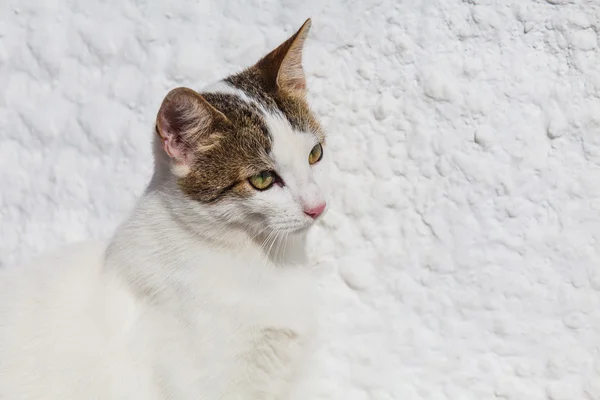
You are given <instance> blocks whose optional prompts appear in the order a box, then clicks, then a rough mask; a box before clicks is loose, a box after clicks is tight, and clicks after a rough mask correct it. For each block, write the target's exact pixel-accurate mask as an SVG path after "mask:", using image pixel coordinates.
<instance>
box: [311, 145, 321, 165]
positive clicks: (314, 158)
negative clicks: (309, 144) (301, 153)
mask: <svg viewBox="0 0 600 400" xmlns="http://www.w3.org/2000/svg"><path fill="white" fill-rule="evenodd" d="M321 158H323V146H321V143H317V144H316V145H315V147H313V148H312V150H311V151H310V154H309V155H308V163H309V164H310V165H313V164H315V163H318V162H319V161H321Z"/></svg>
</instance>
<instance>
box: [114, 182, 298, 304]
mask: <svg viewBox="0 0 600 400" xmlns="http://www.w3.org/2000/svg"><path fill="white" fill-rule="evenodd" d="M173 190H174V188H173V187H172V185H169V184H168V183H167V184H164V183H161V184H156V183H153V184H151V185H150V187H149V188H148V189H147V191H146V192H145V193H144V195H143V196H142V197H141V198H140V200H139V201H138V204H137V206H136V208H135V210H134V212H133V213H132V214H131V216H130V217H129V219H128V220H126V221H125V222H124V223H123V224H122V225H121V226H120V227H119V228H118V229H117V231H116V233H115V235H114V236H113V238H112V240H111V242H110V244H109V246H108V249H107V253H106V266H107V268H108V269H111V270H112V271H115V272H117V273H118V274H120V275H122V276H123V277H125V278H126V280H128V281H129V282H131V283H133V284H134V285H135V286H136V290H138V291H140V293H141V294H144V295H150V296H153V295H156V294H159V293H160V292H161V291H165V290H180V289H182V286H186V285H189V286H190V287H195V286H196V285H197V281H198V280H201V279H203V277H205V276H207V275H210V274H212V273H214V272H215V271H218V272H219V274H221V275H223V274H224V275H230V276H229V278H231V279H236V280H243V279H244V277H243V275H244V273H246V272H247V271H251V273H252V274H253V275H254V276H256V275H261V274H263V275H265V276H272V275H273V274H285V273H287V272H285V271H286V270H287V271H293V270H304V264H305V263H306V252H305V234H296V235H294V236H293V237H290V236H288V237H285V238H283V237H273V236H270V235H268V234H262V235H253V234H251V233H248V232H245V231H244V230H243V229H242V228H241V227H235V226H223V225H222V224H221V223H219V221H216V220H214V217H212V216H211V213H210V212H207V213H204V214H203V213H199V212H198V208H197V207H201V205H198V204H194V203H192V202H190V201H188V200H187V199H185V198H182V197H180V196H179V195H177V194H174V192H173ZM194 207H196V208H194ZM176 286H179V287H176Z"/></svg>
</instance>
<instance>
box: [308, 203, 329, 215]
mask: <svg viewBox="0 0 600 400" xmlns="http://www.w3.org/2000/svg"><path fill="white" fill-rule="evenodd" d="M325 207H327V203H325V202H323V203H321V204H319V205H318V206H315V207H307V208H305V209H304V214H306V215H308V216H309V217H311V218H312V219H317V218H318V217H319V215H321V214H323V211H325Z"/></svg>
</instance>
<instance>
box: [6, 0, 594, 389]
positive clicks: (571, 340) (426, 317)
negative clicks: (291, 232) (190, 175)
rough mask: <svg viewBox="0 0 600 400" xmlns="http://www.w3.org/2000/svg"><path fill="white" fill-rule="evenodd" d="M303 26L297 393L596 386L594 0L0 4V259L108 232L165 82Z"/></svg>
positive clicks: (140, 178)
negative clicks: (311, 166) (304, 129)
mask: <svg viewBox="0 0 600 400" xmlns="http://www.w3.org/2000/svg"><path fill="white" fill-rule="evenodd" d="M308 16H311V17H312V18H313V30H312V32H311V36H310V40H309V42H308V45H307V46H308V47H307V49H306V70H307V73H308V75H309V84H310V89H311V97H312V99H313V104H314V106H315V109H316V111H317V112H318V113H319V114H320V115H322V117H323V120H324V123H325V125H326V127H327V128H328V130H329V133H330V141H329V143H330V146H329V148H328V154H329V155H330V157H332V158H333V159H334V166H333V171H332V185H333V190H334V192H335V198H334V202H333V207H332V210H331V211H330V212H329V214H328V215H327V218H326V219H325V221H324V222H323V224H322V226H320V227H319V228H318V229H317V230H316V231H315V232H314V236H313V239H314V241H313V248H314V259H315V260H316V261H317V262H319V263H321V264H322V265H323V266H324V268H325V267H326V268H329V269H330V272H331V273H329V274H328V275H327V279H326V281H325V282H324V284H323V290H326V291H327V292H328V294H329V295H330V296H329V299H330V303H329V304H328V305H327V307H328V312H327V314H326V318H325V320H324V327H325V330H324V333H325V337H326V339H327V341H326V344H325V346H324V347H323V349H322V350H321V352H320V353H319V355H318V357H317V360H316V361H315V366H314V368H313V369H312V372H313V376H312V378H311V380H310V381H309V384H307V387H306V393H305V396H304V397H303V399H319V398H335V399H345V400H359V399H360V400H362V399H377V400H391V399H398V400H402V399H436V400H437V399H472V400H484V399H518V400H537V399H551V400H579V399H588V400H592V399H593V400H598V399H600V245H599V243H598V239H599V238H600V68H599V65H600V51H599V48H598V40H599V37H598V34H599V32H600V2H599V1H598V0H581V1H579V0H546V1H543V0H537V1H536V0H527V1H525V0H504V1H502V0H497V1H492V0H462V1H460V0H422V1H416V0H414V1H409V0H404V1H396V0H372V1H366V0H365V1H341V0H336V1H328V2H321V1H319V0H310V1H302V2H293V1H269V0H253V1H241V0H240V1H228V2H221V1H216V0H215V1H212V2H209V1H198V2H192V1H178V2H172V3H171V4H168V3H167V2H166V1H133V0H121V1H99V0H93V1H92V0H90V1H83V0H81V1H63V0H54V1H20V2H16V1H14V2H12V3H11V2H10V0H9V1H8V2H7V1H6V0H5V1H2V2H0V93H1V97H0V172H1V174H0V218H1V220H0V221H1V225H0V237H1V240H0V260H1V261H0V262H4V263H7V262H16V261H21V260H23V259H25V258H28V257H29V256H31V255H32V254H34V253H38V252H40V251H42V250H45V249H50V248H53V247H55V246H57V245H59V244H61V243H65V242H72V241H77V240H82V239H87V238H101V237H106V236H108V235H109V234H110V233H111V231H112V230H113V229H114V227H115V226H116V224H117V223H118V222H119V221H120V220H121V219H122V218H123V217H124V216H125V214H126V213H127V212H128V210H129V209H130V207H131V206H132V204H133V202H134V200H135V198H136V196H137V195H139V194H140V192H141V191H142V189H143V188H144V186H145V185H146V183H147V181H148V179H149V176H150V173H151V169H152V163H151V157H150V146H149V140H150V138H151V135H152V122H153V119H154V117H155V115H156V110H157V108H158V106H159V104H160V102H161V100H162V97H163V96H164V94H165V93H166V92H167V91H168V90H169V89H170V88H172V87H174V86H177V85H186V86H191V87H194V88H200V87H202V86H203V85H204V84H205V83H209V82H211V81H213V80H215V79H216V78H220V77H222V76H224V75H225V74H228V73H231V72H234V71H236V70H238V69H239V68H240V67H241V66H243V65H246V64H248V63H250V62H252V61H254V60H256V59H257V58H258V57H259V56H260V55H262V54H263V53H264V52H265V51H266V50H267V49H268V48H271V47H272V46H275V45H276V44H278V43H279V42H280V41H281V40H282V39H284V38H285V37H287V35H289V34H291V33H292V31H293V30H294V29H296V28H297V27H298V26H299V25H300V24H301V23H302V22H303V21H304V18H306V17H308ZM324 307H325V306H324Z"/></svg>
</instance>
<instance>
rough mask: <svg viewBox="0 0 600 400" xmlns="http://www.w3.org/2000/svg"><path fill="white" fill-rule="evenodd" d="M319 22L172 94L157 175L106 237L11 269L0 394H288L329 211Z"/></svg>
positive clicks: (1, 298) (306, 331) (308, 333)
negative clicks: (312, 251) (319, 94)
mask: <svg viewBox="0 0 600 400" xmlns="http://www.w3.org/2000/svg"><path fill="white" fill-rule="evenodd" d="M310 24H311V22H310V19H309V20H307V21H306V22H305V23H304V25H302V27H301V28H300V29H299V30H298V31H297V32H296V33H295V34H294V35H293V36H291V37H290V38H289V39H288V40H286V41H285V42H284V43H282V44H281V45H280V46H279V47H277V48H276V49H275V50H273V51H272V52H270V53H269V54H267V55H266V56H265V57H263V58H262V59H260V61H258V62H257V63H256V64H255V65H253V66H252V67H249V68H247V69H245V70H243V71H241V72H239V73H237V74H234V75H232V76H229V77H227V78H225V79H223V80H221V81H219V82H217V83H214V84H211V85H209V86H207V87H206V88H204V89H203V90H201V91H200V92H196V91H194V90H192V89H189V88H176V89H173V90H172V91H170V92H169V93H168V94H167V95H166V97H165V98H164V100H163V102H162V104H161V106H160V109H159V110H158V115H157V118H156V124H155V129H154V132H153V136H154V141H153V151H154V159H155V167H154V174H153V176H152V178H151V180H150V182H149V184H148V186H147V189H146V190H145V192H144V193H143V195H142V196H141V197H140V199H139V200H138V203H137V204H136V206H135V208H134V210H133V211H132V213H131V215H130V216H129V217H128V218H127V219H126V220H125V221H124V222H123V223H122V224H121V225H120V226H119V227H118V228H117V230H116V232H115V234H114V236H113V237H112V238H111V239H110V240H109V241H108V242H107V243H106V244H103V243H87V244H78V245H73V246H70V247H67V248H65V249H64V250H61V251H59V252H57V253H55V254H53V255H47V256H44V257H40V258H38V259H36V260H34V261H32V262H31V263H29V264H28V265H25V266H20V267H18V268H14V267H13V268H7V267H6V268H3V269H2V270H1V271H0V399H2V400H4V399H6V400H25V399H27V400H33V399H57V400H58V399H60V400H71V399H144V400H154V399H156V400H158V399H194V400H217V399H220V400H234V399H244V400H252V399H262V400H269V399H273V400H274V399H277V400H284V399H287V398H289V397H288V396H290V395H291V393H292V391H293V387H294V383H295V382H297V381H298V380H299V379H301V376H302V371H303V370H304V368H307V366H309V364H307V357H308V355H309V354H310V353H311V351H312V349H313V348H314V347H313V346H314V343H315V342H314V338H315V337H316V334H317V333H318V326H317V325H318V324H317V321H316V315H317V311H318V308H319V304H320V300H319V296H318V291H317V290H316V289H317V283H318V279H317V277H318V276H319V274H318V273H317V271H316V269H315V268H310V267H309V265H308V264H307V256H306V254H307V253H306V234H307V232H308V231H309V229H310V227H311V226H313V224H314V223H315V221H316V220H318V219H319V218H321V217H322V215H323V213H324V211H325V208H326V198H325V197H326V195H325V194H324V191H323V190H322V186H323V185H322V183H321V182H322V178H323V177H324V176H325V169H324V166H323V165H322V164H323V163H322V162H321V159H322V158H323V157H324V156H325V144H326V143H325V142H326V141H325V138H326V135H325V133H324V130H323V128H322V127H321V125H320V123H319V122H318V120H317V117H316V116H315V115H314V114H313V112H312V111H311V110H310V107H309V105H308V101H307V87H306V77H305V74H304V70H303V67H302V49H303V46H304V42H305V40H306V38H307V35H308V32H309V28H310Z"/></svg>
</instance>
